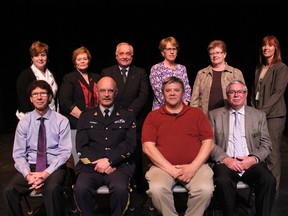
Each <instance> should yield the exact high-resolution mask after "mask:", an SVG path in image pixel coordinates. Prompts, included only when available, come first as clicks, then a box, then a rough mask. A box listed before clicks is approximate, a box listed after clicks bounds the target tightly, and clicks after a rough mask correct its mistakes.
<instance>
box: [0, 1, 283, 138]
mask: <svg viewBox="0 0 288 216" xmlns="http://www.w3.org/2000/svg"><path fill="white" fill-rule="evenodd" d="M46 2H49V3H46ZM142 2H143V3H141V1H140V2H137V1H133V2H131V3H129V2H127V1H125V2H121V1H117V3H115V2H114V1H93V0H91V1H85V0H83V1H75V0H72V1H66V0H64V1H59V2H58V3H53V1H45V3H41V1H38V2H36V1H35V2H34V1H25V2H23V3H18V2H13V1H9V2H8V1H7V2H6V3H5V4H6V5H8V6H3V5H4V3H2V4H3V5H2V6H1V9H0V10H1V13H0V18H1V24H0V25H1V35H2V36H1V39H0V41H1V50H2V52H1V53H2V57H1V63H2V64H1V68H2V73H1V77H2V78H1V86H0V97H1V98H0V99H1V105H0V133H11V132H14V130H15V127H16V124H17V119H16V116H15V111H16V109H17V106H18V101H17V95H16V78H17V76H18V74H19V73H20V71H21V70H23V69H24V68H26V67H29V66H30V63H31V59H30V56H29V52H28V49H29V46H30V45H31V43H32V42H33V41H35V40H40V41H42V42H45V43H47V44H48V45H49V46H50V54H49V68H50V69H51V70H53V71H54V72H55V73H56V76H57V81H58V84H59V85H61V80H62V77H63V75H64V74H66V73H68V72H70V71H72V69H73V64H72V61H71V57H72V52H73V50H74V49H76V48H78V47H79V46H82V45H83V46H86V47H88V49H89V50H90V51H91V53H92V64H91V67H90V70H91V71H94V72H97V73H99V72H100V71H101V69H102V68H104V67H107V66H110V65H112V64H115V62H116V60H115V47H116V45H117V44H118V43H119V42H122V41H127V42H130V43H131V44H132V45H133V46H134V50H135V54H134V60H133V63H134V64H136V65H138V66H141V67H143V68H145V69H146V70H147V73H149V71H150V68H151V66H152V65H153V64H155V63H158V62H159V61H162V57H161V55H160V52H159V50H158V44H159V41H160V40H161V39H162V38H164V37H167V36H174V37H176V39H177V40H178V42H179V43H180V52H179V54H178V58H177V62H178V63H181V64H184V65H185V66H186V67H187V69H188V74H189V79H190V84H191V86H192V85H193V82H194V78H195V75H196V73H197V71H198V70H199V69H201V68H203V67H206V66H207V65H208V64H209V56H208V55H207V51H206V48H207V45H208V43H209V42H210V41H212V40H214V39H222V40H224V41H225V42H226V44H227V48H228V55H227V58H226V60H227V62H228V64H230V65H232V66H234V67H237V68H239V69H241V70H242V72H243V74H244V76H245V79H246V82H247V85H248V87H249V88H250V87H251V85H252V81H253V77H254V68H255V65H256V63H257V60H258V52H259V47H260V41H261V39H262V38H263V37H264V36H265V35H267V34H273V35H276V36H277V37H278V39H279V41H280V44H281V48H282V57H283V61H284V62H285V63H286V64H287V63H288V37H287V36H288V35H287V34H288V33H287V11H286V9H285V7H284V5H282V4H278V3H277V2H275V1H272V2H271V3H270V4H269V5H268V4H263V3H262V4H254V5H253V4H245V3H244V2H243V1H233V3H224V2H223V3H221V2H219V1H218V2H217V3H215V2H214V3H209V2H208V1H187V2H186V1H185V2H186V3H184V1H172V2H171V1H163V0H159V1H154V2H149V1H148V2H147V1H142ZM151 97H152V96H151ZM149 101H152V99H151V100H149Z"/></svg>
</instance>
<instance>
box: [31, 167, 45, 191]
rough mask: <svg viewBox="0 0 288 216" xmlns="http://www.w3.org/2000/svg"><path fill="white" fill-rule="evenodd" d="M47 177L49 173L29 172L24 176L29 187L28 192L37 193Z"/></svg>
mask: <svg viewBox="0 0 288 216" xmlns="http://www.w3.org/2000/svg"><path fill="white" fill-rule="evenodd" d="M48 176H49V173H47V172H45V171H43V172H30V173H28V175H27V176H26V180H27V181H28V184H29V185H31V186H30V187H29V189H30V190H36V192H37V190H38V191H39V190H40V189H41V187H42V186H43V185H44V181H45V179H46V178H47V177H48Z"/></svg>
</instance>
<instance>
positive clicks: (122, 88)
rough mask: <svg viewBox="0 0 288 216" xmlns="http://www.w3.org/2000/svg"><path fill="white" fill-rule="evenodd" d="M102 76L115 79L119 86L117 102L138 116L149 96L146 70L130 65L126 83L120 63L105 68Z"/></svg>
mask: <svg viewBox="0 0 288 216" xmlns="http://www.w3.org/2000/svg"><path fill="white" fill-rule="evenodd" d="M101 76H110V77H112V78H113V79H114V80H115V82H116V84H117V88H118V94H117V95H116V98H115V102H116V103H117V104H118V105H119V106H120V107H122V108H124V109H127V110H128V109H130V110H133V111H134V114H135V116H136V118H137V117H138V115H139V113H140V111H141V110H142V109H143V107H144V105H145V104H146V102H147V100H148V96H149V80H148V75H147V73H146V71H145V70H144V69H143V68H140V67H137V66H135V65H130V67H129V71H128V76H127V80H126V83H125V85H124V82H123V78H122V76H121V71H120V69H119V66H118V65H114V66H111V67H108V68H105V69H103V70H102V72H101Z"/></svg>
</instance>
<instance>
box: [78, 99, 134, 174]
mask: <svg viewBox="0 0 288 216" xmlns="http://www.w3.org/2000/svg"><path fill="white" fill-rule="evenodd" d="M135 148H136V123H135V116H134V113H133V112H132V111H127V110H124V109H120V108H119V107H117V106H116V105H115V107H114V109H113V112H112V113H111V115H110V117H109V120H108V121H107V122H106V119H105V118H104V116H103V115H102V112H101V110H100V108H99V107H96V108H94V109H91V110H88V111H86V112H83V113H82V114H81V116H80V118H79V120H78V127H77V135H76V149H77V152H78V153H80V159H81V158H88V159H89V160H90V161H91V162H92V161H95V160H97V159H100V158H105V157H106V158H108V159H109V161H110V162H111V166H112V167H116V169H117V170H119V171H121V172H124V173H127V174H128V175H130V176H131V177H132V175H133V173H134V170H135V164H134V161H133V159H132V157H131V155H132V153H133V152H134V150H135ZM94 166H95V165H92V166H91V165H89V164H88V165H84V164H83V163H82V162H81V161H79V163H78V164H77V165H76V167H75V171H76V173H78V172H95V171H94V169H93V168H94Z"/></svg>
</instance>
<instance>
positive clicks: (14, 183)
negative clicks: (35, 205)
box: [4, 165, 66, 216]
mask: <svg viewBox="0 0 288 216" xmlns="http://www.w3.org/2000/svg"><path fill="white" fill-rule="evenodd" d="M31 170H32V171H34V170H35V165H31ZM65 178H66V167H65V166H62V167H61V168H59V169H57V170H56V171H55V172H53V173H52V174H51V175H50V176H49V177H48V178H47V179H46V180H45V182H44V186H43V189H42V192H41V193H42V194H43V200H44V204H45V208H46V212H47V216H62V215H64V214H65V208H64V207H63V206H64V199H63V189H64V184H65ZM29 187H30V185H28V183H27V180H26V179H25V178H24V177H23V175H22V174H21V173H20V172H17V173H15V175H14V176H13V177H12V179H11V180H10V181H9V182H8V185H7V186H6V187H5V188H4V202H5V205H6V209H7V212H8V215H13V216H21V215H23V211H22V206H21V203H20V201H21V196H23V195H28V194H29V193H30V192H31V190H30V189H29Z"/></svg>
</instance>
